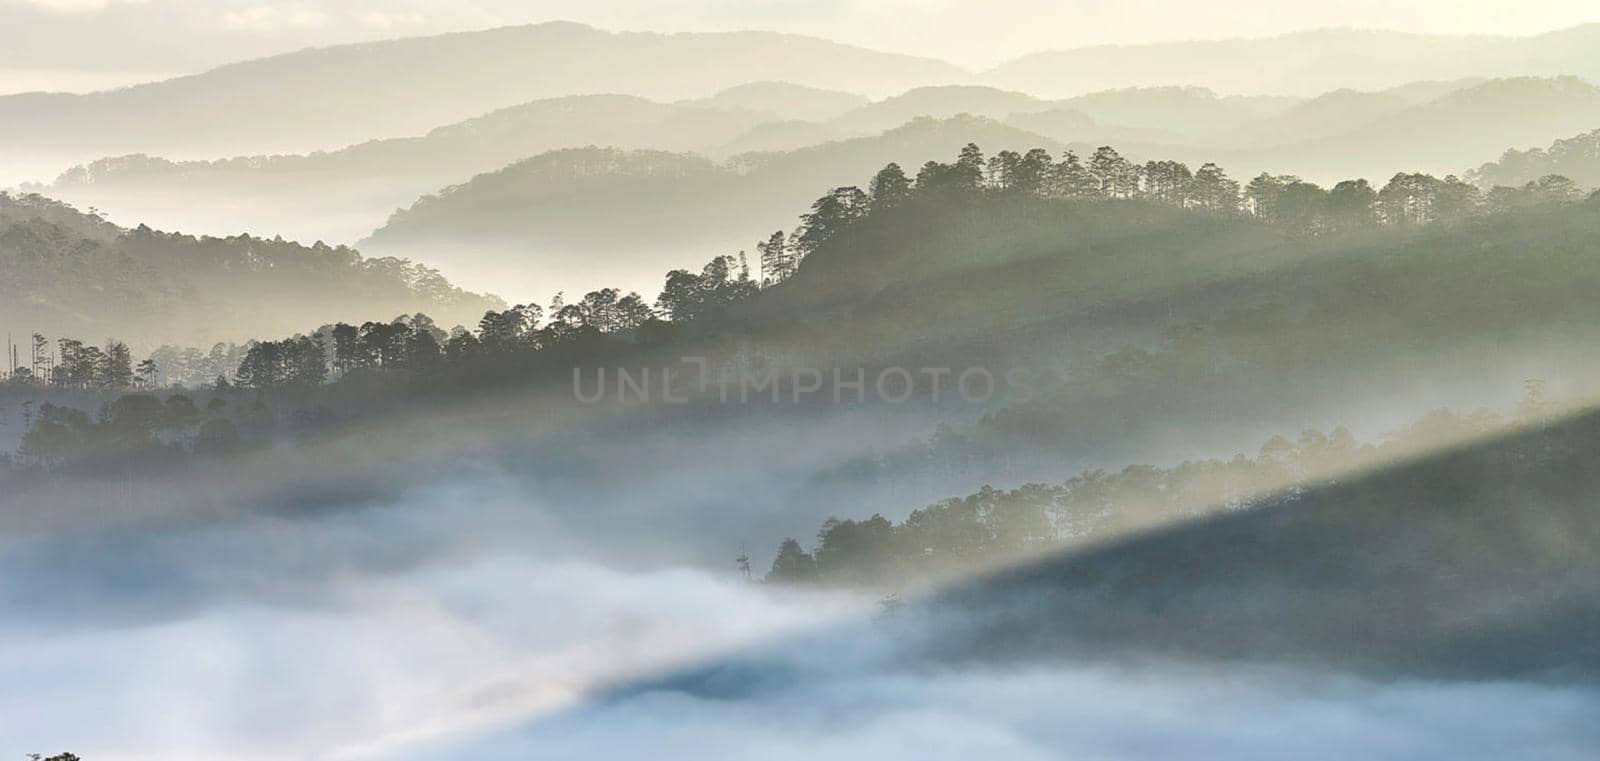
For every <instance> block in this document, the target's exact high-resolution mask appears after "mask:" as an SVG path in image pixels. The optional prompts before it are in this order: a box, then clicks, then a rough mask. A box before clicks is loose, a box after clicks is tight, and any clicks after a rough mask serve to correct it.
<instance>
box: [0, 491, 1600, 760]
mask: <svg viewBox="0 0 1600 761" xmlns="http://www.w3.org/2000/svg"><path fill="white" fill-rule="evenodd" d="M619 533H623V534H626V533H627V532H626V531H625V530H623V529H620V528H619ZM642 541H648V538H647V537H637V536H621V537H620V538H619V540H618V542H617V543H616V546H615V547H610V548H608V547H604V546H599V545H596V544H593V543H590V542H586V541H580V540H576V539H574V538H573V536H572V535H571V534H569V533H568V532H566V531H564V530H563V527H562V525H561V521H560V520H559V519H556V518H555V517H554V515H553V513H552V512H551V511H546V510H541V509H539V508H538V507H537V506H535V505H530V504H527V503H526V502H525V501H523V500H522V499H520V498H519V497H517V496H516V495H515V494H513V493H498V494H495V493H492V492H491V490H487V489H482V488H474V489H470V490H469V489H451V490H439V491H435V492H433V493H430V494H428V495H426V496H422V495H419V496H417V497H416V498H414V499H410V500H407V501H405V502H402V503H400V504H388V505H381V506H377V507H372V508H368V509H362V510H354V509H352V510H347V511H336V512H331V513H326V514H323V515H321V516H320V517H316V518H307V517H298V518H292V517H284V516H273V515H265V514H235V515H223V516H218V517H215V518H214V519H213V520H210V521H200V520H193V519H188V520H183V521H177V522H169V523H161V522H151V523H148V524H146V525H144V526H142V527H139V528H128V527H124V528H122V529H120V530H118V531H116V532H114V533H113V532H105V533H98V534H97V533H95V532H92V531H88V532H85V531H77V532H73V533H71V534H65V533H62V534H53V535H39V534H33V535H24V534H21V533H14V534H12V535H10V536H8V537H7V538H6V539H4V540H3V541H0V715H3V716H5V717H6V720H5V721H4V722H0V746H3V747H6V748H11V749H16V750H18V751H19V752H21V751H40V752H52V753H53V752H59V751H63V750H71V751H72V752H75V753H78V754H80V755H82V756H83V757H85V758H88V759H92V760H93V761H102V760H104V759H110V760H112V761H116V760H118V759H158V758H159V759H162V761H174V760H177V761H181V760H182V759H201V758H216V757H227V758H234V759H246V760H248V759H258V758H259V759H267V758H286V757H288V758H308V759H315V758H374V759H412V758H418V759H420V758H439V757H448V758H476V759H498V758H506V759H513V758H540V759H563V758H573V759H577V758H596V757H600V758H628V757H643V756H647V755H648V756H649V757H652V758H662V759H669V760H670V759H677V758H684V759H688V758H705V757H714V758H721V757H734V756H738V755H747V754H750V753H753V752H757V751H759V752H760V753H761V754H762V757H764V758H778V759H782V758H791V757H792V758H797V759H798V758H801V757H805V758H827V759H854V758H872V757H902V758H903V757H915V758H929V759H939V758H952V759H954V758H972V757H975V756H979V755H980V754H992V755H995V756H996V757H1004V758H1018V759H1029V758H1040V759H1043V758H1062V757H1070V758H1098V759H1139V758H1195V759H1209V758H1222V757H1226V758H1268V757H1282V756H1283V755H1284V754H1286V753H1288V754H1291V755H1294V756H1295V757H1297V758H1329V759H1334V758H1354V757H1359V758H1370V759H1385V758H1395V759H1400V758H1456V759H1474V758H1485V759H1487V758H1498V757H1504V756H1505V755H1506V754H1508V753H1515V754H1516V755H1517V756H1518V757H1522V758H1540V759H1544V758H1548V759H1566V758H1574V759H1576V758H1582V757H1584V754H1586V753H1587V752H1588V750H1589V749H1590V748H1592V747H1594V745H1595V743H1596V742H1600V728H1597V727H1596V726H1594V725H1593V723H1592V722H1591V721H1589V719H1590V718H1592V716H1594V715H1595V713H1596V711H1597V709H1600V693H1597V692H1595V691H1593V690H1591V689H1588V688H1583V687H1572V686H1552V685H1539V684H1509V683H1481V684H1472V683H1424V682H1411V681H1399V682H1394V683H1385V684H1376V683H1369V682H1364V681H1359V680H1355V679H1353V678H1346V677H1338V676H1334V675H1329V674H1313V673H1295V672H1289V671H1283V670H1278V669H1275V668H1270V667H1250V666H1231V667H1227V668H1223V667H1219V666H1215V665H1210V666H1207V665H1200V664H1173V663H1161V664H1148V663H1145V664H1137V663H1127V662H1122V663H1118V664H1107V663H1050V664H1014V665H1012V666H1010V667H1008V668H1004V669H999V668H997V667H993V666H976V665H971V664H963V663H948V662H946V663H926V662H921V661H919V659H918V658H917V655H916V654H917V653H918V652H923V648H922V647H920V645H922V644H927V640H928V639H929V638H937V637H939V636H940V633H941V632H942V631H944V630H945V628H946V627H945V625H944V624H943V623H941V617H940V616H939V615H938V614H935V615H934V616H933V617H931V618H926V617H915V618H894V619H892V620H886V619H885V618H884V617H883V616H882V615H881V614H877V615H875V614H874V607H873V606H872V605H871V604H870V601H865V600H862V599H860V598H854V597H850V596H846V595H835V596H818V595H802V594H799V593H796V592H793V591H784V590H777V589H769V588H766V587H763V586H761V585H757V584H752V583H749V582H747V581H745V580H744V578H743V577H742V576H741V575H740V574H738V573H737V572H736V570H735V569H734V568H733V567H732V566H731V564H730V565H729V566H727V567H725V568H723V569H707V568H689V567H686V566H683V565H681V564H675V563H670V562H665V563H629V562H628V561H627V559H626V557H625V555H626V554H627V553H626V552H625V551H621V548H625V547H626V546H627V544H628V543H629V542H642ZM913 622H915V623H913ZM946 623H948V622H946ZM1063 625H1069V624H1068V623H1067V622H1063ZM802 754H803V755H802Z"/></svg>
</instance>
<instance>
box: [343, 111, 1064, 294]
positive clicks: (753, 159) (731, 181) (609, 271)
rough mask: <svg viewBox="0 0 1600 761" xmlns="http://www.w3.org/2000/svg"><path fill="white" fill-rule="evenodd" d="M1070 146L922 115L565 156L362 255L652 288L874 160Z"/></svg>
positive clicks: (783, 222) (455, 274) (446, 195)
mask: <svg viewBox="0 0 1600 761" xmlns="http://www.w3.org/2000/svg"><path fill="white" fill-rule="evenodd" d="M974 140H975V141H978V142H981V143H983V144H984V145H986V146H994V147H995V149H997V150H998V149H999V148H1001V147H1012V148H1015V149H1017V150H1026V149H1027V148H1028V147H1032V146H1045V147H1049V148H1052V149H1059V148H1060V146H1059V144H1057V143H1054V142H1052V141H1050V140H1047V139H1045V138H1042V137H1039V136H1038V135H1034V134H1032V133H1028V132H1024V131H1022V130H1018V129H1015V128H1012V127H1007V126H1005V125H1002V124H999V123H996V122H992V121H989V120H984V119H973V118H962V119H950V120H945V121H936V120H932V119H923V120H918V121H915V122H913V123H911V124H908V125H906V126H904V127H901V128H899V129H894V130H890V131H888V132H885V133H883V134H882V135H878V136H875V137H866V138H855V139H850V140H840V141H835V142H828V143H824V144H822V145H817V146H812V147H807V148H802V149H798V150H794V151H787V152H780V153H755V154H745V155H741V156H737V157H734V158H733V159H732V160H730V161H729V162H728V163H726V164H716V163H713V162H711V161H710V160H708V159H705V158H702V157H699V156H691V155H677V154H667V153H661V152H634V153H631V154H630V153H628V152H625V151H619V150H615V149H600V148H592V149H581V150H572V151H557V152H553V153H550V154H545V155H542V156H538V157H535V158H532V159H529V160H527V161H522V162H518V163H516V164H513V165H511V166H509V167H506V168H504V169H501V170H499V171H496V172H492V173H489V174H484V175H480V176H478V177H474V178H472V179H471V180H470V181H468V182H465V183H462V184H460V185H458V186H453V187H450V188H446V189H444V190H443V191H441V192H439V193H438V194H437V195H430V196H427V197H424V198H422V199H421V200H419V201H418V202H417V203H415V204H413V205H412V206H411V207H410V208H408V209H404V210H401V211H399V212H396V213H395V214H394V216H392V217H391V218H390V219H389V221H388V223H387V224H385V225H384V226H383V227H382V228H380V229H378V230H377V231H376V232H374V233H373V234H372V236H371V237H370V238H368V239H366V240H364V241H363V242H362V243H361V247H362V249H363V250H365V251H370V252H373V253H380V254H385V255H394V256H407V257H413V258H417V259H419V260H423V261H427V262H429V263H430V264H435V265H437V266H439V267H440V268H441V269H442V271H444V272H446V273H448V274H450V276H451V277H452V279H454V280H457V281H459V282H462V283H480V284H487V283H495V282H498V283H503V284H506V286H507V287H517V288H519V289H521V290H520V291H519V292H521V293H526V294H529V296H530V297H532V296H538V297H539V298H541V299H542V298H544V297H545V296H547V295H549V294H550V293H553V292H554V291H557V290H566V291H568V292H580V293H581V292H583V291H588V290H592V289H594V288H597V287H600V286H601V285H613V284H617V285H623V286H625V287H626V288H628V289H639V290H642V291H648V290H650V289H652V288H655V287H656V286H658V285H659V278H660V276H661V273H662V272H664V271H665V270H667V269H670V268H673V267H680V266H689V265H694V266H698V264H700V263H703V262H704V261H705V260H706V259H708V258H710V257H711V256H714V255H718V254H724V253H734V252H736V251H739V250H741V249H743V250H748V251H751V252H752V253H753V249H752V248H751V247H752V246H753V245H754V243H755V242H756V241H757V240H758V239H764V238H765V237H766V236H767V235H768V234H770V233H771V232H772V231H773V230H778V229H783V230H788V229H790V228H792V227H793V226H794V223H795V218H796V216H797V214H799V213H801V212H803V211H804V210H805V209H806V208H807V207H808V206H809V205H810V204H811V202H812V201H813V200H815V199H816V197H817V196H819V195H821V194H822V193H825V192H827V191H828V190H829V189H830V188H833V187H836V186H839V185H847V184H848V185H862V184H865V183H866V181H867V180H868V179H870V177H871V174H872V172H873V171H876V169H875V168H876V167H881V166H883V165H884V164H887V163H889V162H891V161H893V162H899V163H900V164H901V165H902V166H904V167H906V171H907V172H910V173H912V174H914V173H915V172H916V168H917V167H919V166H921V165H922V163H923V162H925V161H929V160H934V159H942V158H944V157H947V156H951V155H954V153H955V152H956V151H958V150H959V149H960V148H961V146H962V145H964V144H966V143H967V142H969V141H974Z"/></svg>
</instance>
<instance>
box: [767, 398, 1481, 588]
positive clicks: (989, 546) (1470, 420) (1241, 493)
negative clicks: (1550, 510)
mask: <svg viewBox="0 0 1600 761" xmlns="http://www.w3.org/2000/svg"><path fill="white" fill-rule="evenodd" d="M1502 424H1503V421H1502V419H1501V418H1500V417H1499V416H1497V415H1495V414H1494V413H1490V412H1487V411H1479V412H1476V413H1473V414H1471V415H1466V416H1462V415H1457V414H1455V413H1453V412H1450V411H1449V410H1437V411H1434V412H1432V413H1429V414H1428V415H1427V416H1425V417H1423V418H1421V419H1420V420H1418V421H1417V422H1416V423H1414V424H1412V425H1410V426H1407V427H1405V428H1403V429H1402V430H1400V431H1396V432H1395V433H1393V434H1391V435H1390V436H1389V437H1387V438H1386V440H1385V441H1384V442H1383V443H1382V444H1379V445H1363V444H1359V443H1357V442H1356V440H1355V437H1354V436H1352V435H1351V434H1350V432H1349V431H1348V430H1346V429H1345V428H1342V427H1340V428H1335V429H1333V430H1332V431H1327V432H1324V431H1319V430H1314V429H1312V430H1306V431H1304V432H1302V433H1301V434H1300V436H1299V437H1298V438H1297V439H1295V440H1293V441H1290V440H1289V439H1286V438H1284V437H1282V436H1277V437H1273V438H1272V439H1270V440H1268V441H1267V442H1265V443H1264V444H1263V445H1262V446H1261V449H1260V452H1259V453H1258V454H1257V455H1256V456H1255V457H1253V458H1252V457H1245V456H1244V455H1236V456H1234V457H1233V458H1230V459H1209V460H1192V461H1186V462H1183V463H1180V464H1178V465H1175V466H1172V467H1165V468H1163V467H1158V466H1153V465H1130V466H1128V467H1126V468H1124V469H1122V470H1121V471H1117V472H1107V471H1105V470H1089V471H1085V472H1083V473H1080V474H1078V475H1076V476H1073V477H1072V478H1069V479H1067V480H1066V481H1064V482H1061V483H1058V484H1043V483H1030V484H1025V485H1023V486H1020V487H1017V488H1015V489H1010V490H1004V489H996V488H994V487H991V486H984V487H983V488H982V489H979V490H978V491H977V492H974V493H972V494H970V495H968V496H965V497H954V498H950V499H946V500H942V501H939V502H936V503H934V504H931V505H927V506H925V507H922V508H919V509H916V510H913V511H912V512H911V513H910V515H908V516H907V517H906V519H905V520H904V521H901V522H900V523H898V524H891V523H890V522H889V521H887V520H886V519H884V518H883V517H882V516H880V515H874V516H872V517H871V518H869V519H867V520H864V521H856V520H849V519H840V518H829V519H828V520H827V521H825V522H824V523H823V524H822V528H821V530H820V531H819V532H818V534H817V546H816V550H815V551H814V552H812V553H807V552H806V551H805V549H804V548H803V547H802V546H801V545H800V544H799V543H798V542H796V541H795V540H793V539H785V540H783V542H782V543H781V544H780V545H779V547H778V552H777V556H776V559H775V560H774V561H773V566H772V571H771V572H769V573H768V575H767V580H768V581H773V582H783V583H800V582H814V583H822V584H830V585H841V586H856V587H891V588H892V587H896V586H899V585H902V584H906V583H917V582H926V581H931V580H934V579H936V578H938V577H940V576H942V575H946V574H950V573H954V572H960V571H971V570H974V569H979V568H984V567H992V566H994V565H997V564H1000V563H1003V562H1006V561H1009V560H1013V559H1016V558H1021V557H1026V556H1029V555H1034V554H1038V553H1041V552H1044V551H1048V550H1055V549H1060V548H1065V547H1074V546H1085V545H1089V544H1093V543H1095V542H1098V541H1101V540H1104V539H1108V538H1111V537H1116V536H1124V535H1128V534H1129V533H1130V532H1133V531H1137V530H1139V529H1142V528H1149V527H1151V526H1156V525H1164V524H1170V523H1172V522H1174V521H1180V520H1188V519H1193V518H1197V517H1200V516H1204V515H1208V514H1214V513H1219V512H1221V513H1227V512H1237V511H1241V510H1248V509H1253V508H1257V507H1262V506H1265V505H1271V504H1278V503H1281V502H1284V501H1286V500H1293V499H1295V497H1296V495H1298V494H1300V493H1303V492H1304V491H1305V490H1307V489H1311V488H1315V487H1317V486H1319V485H1321V484H1324V483H1326V482H1327V481H1328V480H1329V477H1330V475H1332V476H1336V477H1337V476H1341V475H1342V474H1345V473H1348V472H1351V471H1353V470H1355V469H1357V468H1359V467H1361V466H1363V465H1369V464H1372V463H1376V462H1385V461H1391V460H1393V459H1394V458H1396V457H1397V456H1398V455H1401V454H1404V453H1409V452H1415V451H1419V450H1421V449H1423V448H1425V447H1428V446H1432V445H1437V444H1438V443H1440V442H1451V441H1462V440H1465V439H1468V438H1470V437H1471V436H1474V435H1481V434H1483V433H1487V432H1489V431H1491V430H1494V429H1496V428H1497V427H1499V426H1501V425H1502Z"/></svg>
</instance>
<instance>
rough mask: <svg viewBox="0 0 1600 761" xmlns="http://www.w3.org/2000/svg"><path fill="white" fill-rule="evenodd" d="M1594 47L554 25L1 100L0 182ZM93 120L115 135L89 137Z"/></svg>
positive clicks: (1372, 76)
mask: <svg viewBox="0 0 1600 761" xmlns="http://www.w3.org/2000/svg"><path fill="white" fill-rule="evenodd" d="M1596 49H1600V25H1588V26H1581V27H1574V28H1572V29H1567V30H1563V31H1559V32H1552V33H1549V34H1544V35H1538V36H1534V37H1517V38H1513V37H1490V36H1478V37H1451V36H1437V35H1419V34H1403V33H1397V32H1375V31H1354V30H1319V31H1310V32H1302V33H1296V34H1288V35H1282V36H1278V37H1272V38H1265V39H1239V40H1219V41H1208V42H1183V43H1163V44H1151V45H1130V46H1096V47H1086V48H1078V49H1073V50H1065V51H1057V52H1048V53H1038V54H1034V55H1029V56H1024V57H1022V58H1019V59H1017V60H1014V61H1011V62H1009V63H1006V64H1003V65H1001V66H999V67H997V68H995V69H993V70H990V71H986V72H970V71H966V70H963V69H961V68H959V67H957V66H954V65H951V64H948V63H945V62H942V61H937V60H932V59H927V58H917V57H911V56H904V55H897V54H889V53H882V52H877V51H872V50H868V49H864V48H859V47H853V46H848V45H841V44H837V43H833V42H829V41H826V40H821V39H816V38H811V37H803V36H798V35H791V34H777V33H770V32H729V33H693V34H655V33H641V32H608V31H604V30H600V29H595V28H593V27H589V26H584V25H581V24H574V23H568V22H552V23H546V24H538V25H531V26H517V27H504V28H498V29H490V30H486V31H479V32H464V33H456V34H446V35H438V36H432V37H417V38H406V39H399V40H393V41H387V42H377V43H362V44H353V45H339V46H333V47H327V48H318V49H310V50H304V51H300V52H295V53H288V54H284V55H278V56H273V57H269V58H262V59H256V60H250V61H244V62H241V63H236V64H231V65H228V66H222V67H219V68H216V69H213V70H211V71H207V72H205V73H201V74H196V75H192V76H186V77H180V78H177V79H171V80H166V81H162V82H155V83H150V84H144V85H137V86H133V87H127V88H122V89H118V90H111V91H106V92H98V93H92V94H86V95H66V94H44V93H29V94H20V95H11V96H4V97H0V166H3V167H5V170H4V171H5V172H6V173H7V174H6V175H5V176H0V183H14V182H18V181H21V180H28V179H31V180H40V179H44V178H46V177H49V176H53V175H54V174H56V173H58V172H59V171H60V170H61V169H62V168H64V167H66V166H70V165H71V164H74V163H81V162H84V161H89V160H92V159H94V158H97V157H101V156H109V155H121V154H128V153H150V154H158V155H164V156H167V157H169V158H175V159H179V158H181V159H194V158H215V157H218V156H232V155H256V154H270V153H305V152H310V151H314V150H327V149H333V148H337V147H340V146H345V145H352V144H356V143H360V142H363V141H367V140H372V139H375V138H385V137H399V136H406V135H417V134H422V133H423V132H425V131H427V130H429V129H432V128H434V127H437V126H439V125H443V124H448V123H452V122H456V121H460V120H463V119H467V118H471V117H474V116H478V115H481V114H485V113H488V112H490V111H494V110H496V109H500V108H506V107H510V106H514V105H517V104H521V103H526V102H528V101H532V100H538V99H546V98H552V97H560V96H566V95H591V94H627V95H635V96H639V97H645V98H650V99H653V100H660V101H679V100H686V99H688V100H695V101H697V103H698V104H699V105H710V106H713V107H718V108H730V107H731V108H736V109H741V110H758V111H771V112H773V113H776V114H777V115H778V116H779V117H780V118H782V119H801V120H807V121H817V120H822V119H827V118H831V117H832V116H836V115H837V114H839V113H841V110H840V109H841V108H843V107H847V106H849V105H850V104H851V101H850V100H849V99H848V96H839V97H837V98H836V99H834V100H833V101H831V102H827V103H824V102H823V101H820V100H818V99H816V98H814V97H810V98H808V97H796V95H797V93H799V92H802V91H800V90H798V89H795V90H791V91H789V92H786V93H782V94H777V93H775V92H774V91H773V90H771V89H770V88H769V89H767V90H765V91H755V92H740V91H730V92H725V93H724V94H723V95H722V96H721V97H720V99H715V98H713V96H712V95H711V94H712V93H716V92H718V91H721V90H726V89H727V88H731V87H734V86H737V85H743V84H746V83H748V82H752V81H777V82H786V83H793V84H794V85H798V86H803V87H810V88H825V89H829V90H836V91H843V92H846V93H863V94H866V95H869V96H873V97H883V96H887V95H891V94H894V93H900V92H904V91H906V90H907V89H910V88H913V87H917V86H922V85H976V84H981V85H987V86H992V87H996V88H1000V89H1004V90H1012V91H1021V92H1026V93H1030V94H1032V95H1034V96H1038V97H1045V98H1065V97H1075V96H1079V95H1083V94H1085V93H1092V92H1098V91H1103V90H1113V89H1122V88H1129V87H1158V86H1197V87H1203V88H1208V89H1210V90H1213V91H1216V92H1221V93H1229V94H1242V95H1295V96H1303V97H1304V96H1315V95H1319V94H1322V93H1326V92H1329V91H1333V90H1339V89H1352V88H1353V89H1358V90H1382V89H1386V88H1391V87H1395V86H1398V85H1402V84H1405V83H1408V82H1415V81H1419V80H1439V81H1452V80H1458V79H1463V78H1469V77H1483V78H1489V77H1506V76H1557V75H1575V76H1579V77H1586V78H1590V79H1600V60H1597V59H1596V58H1595V56H1594V55H1593V53H1592V51H1594V50H1596ZM705 99H711V100H705ZM791 103H802V104H805V105H795V106H791V105H790V104H791ZM1081 105H1083V106H1084V107H1085V108H1086V109H1087V110H1090V111H1092V110H1093V109H1092V108H1089V106H1090V105H1091V104H1089V103H1085V104H1081ZM881 110H882V111H883V112H884V114H885V118H883V119H881V120H879V121H877V122H874V123H871V124H869V125H864V126H875V127H876V128H877V129H886V128H888V127H890V126H894V125H895V124H899V123H903V122H904V119H900V120H898V121H897V120H894V119H892V118H888V117H890V116H892V115H893V108H890V107H885V108H883V109H881ZM947 115H948V114H947ZM1097 118H1098V117H1097ZM1113 121H1118V122H1120V123H1123V124H1128V126H1141V125H1136V124H1131V123H1129V122H1127V121H1126V120H1122V119H1113ZM107 124H115V125H117V126H118V128H117V129H116V130H106V129H104V126H105V125H107ZM1144 126H1147V125H1144Z"/></svg>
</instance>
